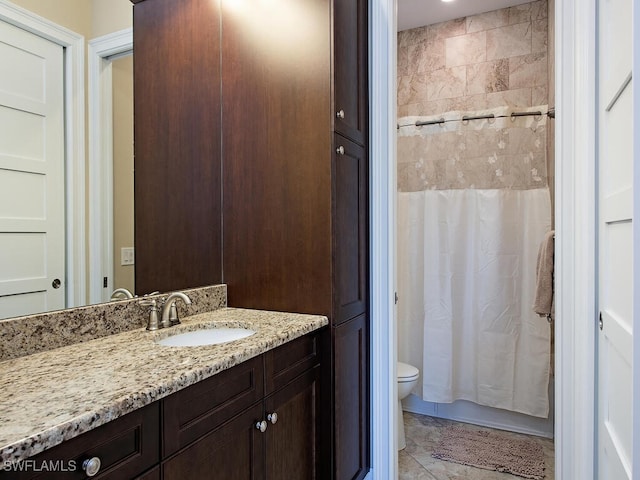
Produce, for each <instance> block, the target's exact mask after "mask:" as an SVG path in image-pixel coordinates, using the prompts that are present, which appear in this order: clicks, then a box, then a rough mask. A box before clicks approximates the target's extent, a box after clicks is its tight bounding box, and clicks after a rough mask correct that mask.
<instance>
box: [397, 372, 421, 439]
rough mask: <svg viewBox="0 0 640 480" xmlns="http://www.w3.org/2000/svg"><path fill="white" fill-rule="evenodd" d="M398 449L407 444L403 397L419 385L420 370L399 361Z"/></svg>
mask: <svg viewBox="0 0 640 480" xmlns="http://www.w3.org/2000/svg"><path fill="white" fill-rule="evenodd" d="M397 369H398V419H397V422H398V450H402V449H403V448H404V447H406V446H407V442H406V441H405V439H404V421H403V419H402V399H403V398H405V397H407V395H409V394H410V393H411V390H413V388H414V387H415V386H416V385H417V383H418V377H419V376H420V371H419V370H418V369H417V368H416V367H414V366H413V365H409V364H406V363H402V362H398V366H397Z"/></svg>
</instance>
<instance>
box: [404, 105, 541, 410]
mask: <svg viewBox="0 0 640 480" xmlns="http://www.w3.org/2000/svg"><path fill="white" fill-rule="evenodd" d="M540 108H544V106H543V107H539V109H540ZM534 110H535V109H534ZM543 111H545V110H543ZM476 113H477V112H476ZM482 113H487V112H482ZM490 113H494V114H495V115H496V116H501V115H504V116H506V117H508V115H509V111H507V110H506V109H500V110H494V111H491V112H490ZM445 118H446V119H451V121H447V122H445V123H444V124H439V125H431V126H426V127H411V126H408V127H402V128H400V129H399V137H398V160H399V190H400V192H399V194H398V195H399V198H398V256H399V258H398V261H399V263H398V284H399V285H398V289H399V295H400V301H399V305H398V333H399V359H400V360H401V361H406V362H408V363H410V364H413V365H417V366H421V369H420V370H421V374H422V375H421V378H422V384H421V385H420V386H419V387H418V390H421V391H418V392H416V393H419V394H421V396H422V398H423V399H424V400H427V401H430V402H437V403H451V402H453V401H455V400H459V399H463V400H469V401H472V402H475V403H478V404H481V405H487V406H491V407H497V408H503V409H507V410H512V411H516V412H520V413H525V414H528V415H533V416H537V417H547V416H548V412H549V402H548V385H549V357H550V345H549V343H550V342H549V339H550V326H549V324H548V322H547V320H546V319H545V318H540V317H539V316H537V315H536V314H535V313H534V312H533V310H532V304H533V297H534V293H535V292H534V285H535V265H536V258H537V251H538V246H539V244H540V242H541V240H542V239H543V237H544V235H545V233H546V232H547V231H548V230H549V229H550V224H551V205H550V197H549V190H548V188H547V187H546V175H545V170H546V168H545V164H546V128H545V124H546V117H544V116H539V117H518V118H514V119H512V118H496V119H495V120H471V121H468V122H461V121H459V120H457V119H459V118H461V114H460V113H459V112H450V113H449V114H447V115H446V116H445ZM401 120H402V122H401V124H403V123H414V122H415V121H416V120H423V121H424V120H429V119H428V118H420V119H416V118H404V119H401ZM420 387H421V388H420Z"/></svg>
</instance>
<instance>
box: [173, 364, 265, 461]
mask: <svg viewBox="0 0 640 480" xmlns="http://www.w3.org/2000/svg"><path fill="white" fill-rule="evenodd" d="M263 368H264V367H263V360H262V356H260V357H256V358H252V359H251V360H248V361H246V362H244V363H241V364H240V365H237V366H235V367H233V368H230V369H229V370H225V371H224V372H221V373H218V374H217V375H214V376H213V377H211V378H208V379H206V380H203V381H201V382H199V383H197V384H195V385H192V386H191V387H189V388H186V389H184V390H182V391H180V392H177V393H175V394H173V395H171V396H169V397H167V398H165V399H164V400H163V413H162V418H163V420H164V430H163V431H164V433H163V454H164V456H167V455H170V454H172V453H174V452H176V451H177V450H179V449H180V448H182V447H184V446H186V445H188V444H189V443H191V442H193V441H194V440H197V439H198V438H200V437H202V436H203V435H205V434H206V433H208V432H210V431H211V430H213V429H214V428H216V427H217V426H218V425H220V424H222V423H223V422H225V421H226V420H228V419H230V418H231V417H233V416H234V415H236V414H238V413H240V412H241V411H242V410H244V409H246V408H247V407H249V406H251V405H252V404H254V403H255V402H257V401H259V400H260V399H261V398H262V396H263V392H264V370H263Z"/></svg>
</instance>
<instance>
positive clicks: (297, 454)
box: [265, 367, 327, 480]
mask: <svg viewBox="0 0 640 480" xmlns="http://www.w3.org/2000/svg"><path fill="white" fill-rule="evenodd" d="M319 373H320V369H319V367H315V368H313V369H312V370H308V371H307V372H305V373H304V374H302V375H300V376H299V377H298V378H297V379H296V380H294V381H293V382H291V383H290V384H288V385H287V386H286V387H284V388H283V389H281V390H279V391H277V392H276V393H274V394H273V395H271V396H269V397H267V399H266V400H265V410H266V418H267V421H268V428H267V431H266V437H267V438H266V462H265V466H266V478H267V480H283V479H287V480H311V479H315V478H320V477H319V475H318V467H319V464H318V462H319V458H318V446H319V441H320V430H319V428H318V427H319V425H318V411H319V406H320V403H319ZM274 413H275V414H277V421H276V422H275V423H273V421H274V420H273V417H270V415H273V414H274ZM325 461H327V459H325Z"/></svg>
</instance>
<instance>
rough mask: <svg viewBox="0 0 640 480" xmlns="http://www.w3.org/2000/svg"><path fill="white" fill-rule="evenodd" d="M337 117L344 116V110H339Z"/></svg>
mask: <svg viewBox="0 0 640 480" xmlns="http://www.w3.org/2000/svg"><path fill="white" fill-rule="evenodd" d="M336 117H338V118H344V110H338V111H337V112H336Z"/></svg>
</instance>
